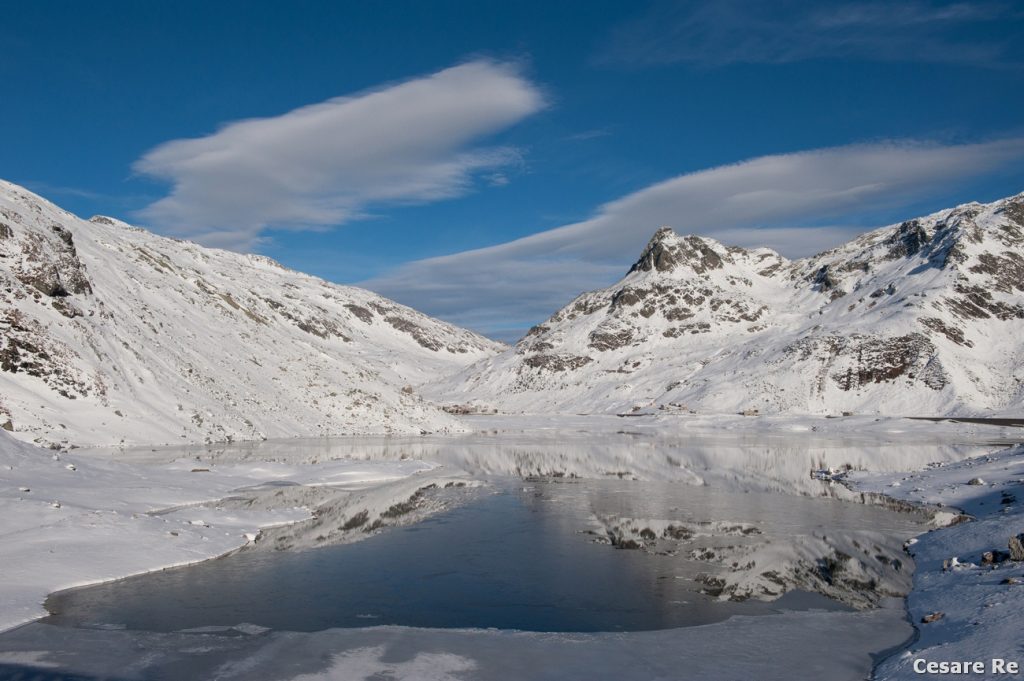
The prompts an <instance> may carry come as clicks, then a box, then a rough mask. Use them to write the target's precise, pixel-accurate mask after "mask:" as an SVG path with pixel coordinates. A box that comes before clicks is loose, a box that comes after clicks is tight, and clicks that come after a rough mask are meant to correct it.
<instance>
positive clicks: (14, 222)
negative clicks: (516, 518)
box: [0, 181, 503, 445]
mask: <svg viewBox="0 0 1024 681" xmlns="http://www.w3.org/2000/svg"><path fill="white" fill-rule="evenodd" d="M0 331H2V332H3V333H2V335H0V425H3V426H4V427H6V428H7V429H9V430H12V431H13V432H14V434H15V435H16V436H18V437H19V438H21V439H30V440H35V441H37V442H40V443H43V444H54V445H56V444H78V445H84V444H95V445H111V444H132V443H145V444H156V443H168V444H173V443H176V442H194V441H224V440H232V439H262V438H267V437H291V436H299V435H305V436H310V435H337V434H354V433H387V432H404V433H419V432H423V431H438V430H452V429H458V428H460V425H459V423H458V422H457V421H456V420H454V419H453V418H452V417H451V416H450V415H448V414H445V413H443V412H442V411H440V410H439V409H437V408H436V407H435V406H434V405H432V404H429V403H427V402H424V401H423V400H421V399H420V398H419V396H418V395H416V394H415V393H414V392H413V391H412V388H411V385H412V384H415V383H421V382H425V381H429V380H432V379H435V378H437V377H439V376H441V375H445V374H448V373H451V372H453V371H455V370H457V369H458V368H460V367H462V366H464V365H466V364H468V363H470V362H472V361H473V360H475V359H479V358H481V357H483V356H486V355H489V354H493V353H494V352H497V351H498V350H500V349H501V348H502V347H503V346H502V345H501V344H499V343H497V342H494V341H491V340H489V339H486V338H483V337H481V336H478V335H477V334H474V333H472V332H470V331H467V330H465V329H459V328H458V327H455V326H453V325H451V324H447V323H445V322H441V321H439V320H435V319H432V318H430V317H427V316H426V315H423V314H421V313H419V312H416V311H415V310H412V309H411V308H408V307H405V306H403V305H399V304H398V303H395V302H393V301H390V300H388V299H386V298H383V297H381V296H378V295H376V294H374V293H371V292H369V291H365V290H363V289H358V288H355V287H350V286H340V285H336V284H331V283H329V282H326V281H324V280H322V279H318V278H316V277H312V276H309V275H305V274H301V273H298V272H294V271H292V270H289V269H287V268H284V267H283V266H281V265H280V264H279V263H277V262H275V261H273V260H271V259H270V258H267V257H265V256H260V255H243V254H237V253H233V252H230V251H223V250H219V249H208V248H204V247H202V246H199V245H197V244H194V243H190V242H187V241H181V240H176V239H170V238H167V237H162V236H158V235H155V234H152V233H150V232H147V231H146V230H143V229H141V228H138V227H134V226H132V225H128V224H127V223H124V222H121V221H120V220H116V219H114V218H109V217H105V216H94V217H93V218H91V219H90V220H88V221H86V220H82V219H80V218H78V217H76V216H74V215H72V214H71V213H68V212H67V211H64V210H62V209H60V208H58V207H57V206H55V205H53V204H51V203H49V202H48V201H46V200H45V199H43V198H41V197H39V196H37V195H35V194H33V193H31V192H29V191H28V190H25V189H23V188H21V187H18V186H17V185H13V184H11V183H7V182H3V181H0Z"/></svg>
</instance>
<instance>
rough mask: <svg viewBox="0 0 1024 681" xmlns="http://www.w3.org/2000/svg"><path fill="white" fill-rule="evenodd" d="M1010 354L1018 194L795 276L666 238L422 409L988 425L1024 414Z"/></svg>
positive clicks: (795, 269)
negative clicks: (448, 406)
mask: <svg viewBox="0 0 1024 681" xmlns="http://www.w3.org/2000/svg"><path fill="white" fill-rule="evenodd" d="M1022 339H1024V194H1021V195H1018V196H1014V197H1011V198H1008V199H1004V200H1002V201H998V202H996V203H993V204H989V205H980V204H967V205H964V206H959V207H957V208H953V209H950V210H945V211H941V212H939V213H935V214H934V215H930V216H927V217H922V218H918V219H914V220H908V221H906V222H903V223H901V224H898V225H894V226H892V227H886V228H883V229H879V230H876V231H874V232H870V233H867V234H864V235H862V236H860V237H858V238H856V239H854V240H853V241H851V242H849V243H847V244H845V245H843V246H840V247H839V248H835V249H832V250H830V251H827V252H825V253H821V254H819V255H817V256H814V257H811V258H806V259H803V260H797V261H789V260H786V259H785V258H783V257H781V256H780V255H778V254H777V253H775V252H773V251H771V250H768V249H754V250H747V249H742V248H735V247H726V246H723V245H722V244H720V243H718V242H716V241H714V240H713V239H707V238H702V237H697V236H679V235H677V234H675V233H674V232H673V231H672V230H671V229H669V228H667V227H663V228H661V229H659V230H657V232H656V233H655V234H654V237H653V238H652V239H651V241H650V243H648V244H647V246H646V247H645V248H644V250H643V252H642V253H641V254H640V257H639V258H638V259H637V261H636V263H635V264H634V265H633V266H632V267H631V268H630V269H629V272H628V273H627V275H626V276H625V277H624V278H623V279H622V280H621V281H620V282H618V283H617V284H615V285H614V286H611V287H609V288H607V289H603V290H599V291H592V292H589V293H584V294H582V295H580V296H579V297H577V298H576V299H575V300H573V301H572V302H571V303H569V304H568V305H567V306H566V307H564V308H563V309H561V310H559V311H558V312H556V313H555V314H554V315H552V316H551V318H550V319H548V320H547V321H546V322H544V323H543V324H540V325H538V326H536V327H534V328H533V329H532V330H531V331H530V333H529V334H527V335H526V336H525V337H524V338H523V339H522V340H520V341H519V342H518V343H517V344H516V346H515V348H513V349H510V350H508V351H506V352H505V353H503V354H502V355H500V356H499V357H497V358H494V359H489V360H487V361H486V362H481V363H480V364H478V365H476V366H473V367H470V368H469V369H467V370H465V371H464V372H463V373H461V374H459V375H456V376H454V377H452V378H451V379H448V380H445V381H444V382H442V384H441V385H439V386H438V387H436V388H433V389H428V390H427V394H428V395H433V396H435V397H441V398H443V399H445V400H449V401H450V400H458V401H461V402H467V401H472V400H474V399H477V400H481V401H484V402H487V403H488V404H497V406H498V407H499V408H502V409H505V410H510V411H545V410H564V411H571V412H581V411H595V412H609V411H611V412H622V411H628V410H630V409H631V408H633V407H635V406H641V407H655V408H656V407H658V406H659V405H670V404H686V405H688V406H689V407H690V408H692V409H697V410H708V411H727V412H737V411H743V410H752V409H757V410H759V411H760V413H762V414H764V413H779V412H783V413H826V414H838V413H841V412H843V411H850V412H855V413H884V414H894V415H941V414H953V413H956V414H961V415H967V414H978V413H990V412H992V411H1009V410H1017V409H1020V408H1021V407H1022V406H1024V340H1022ZM554 358H561V359H559V360H555V359H554ZM566 358H571V361H570V360H568V359H566Z"/></svg>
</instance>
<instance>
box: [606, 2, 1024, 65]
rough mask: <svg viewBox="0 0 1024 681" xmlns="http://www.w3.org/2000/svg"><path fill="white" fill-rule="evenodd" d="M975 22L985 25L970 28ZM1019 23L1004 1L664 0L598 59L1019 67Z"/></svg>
mask: <svg viewBox="0 0 1024 681" xmlns="http://www.w3.org/2000/svg"><path fill="white" fill-rule="evenodd" d="M978 27H983V28H986V29H987V30H986V31H984V32H982V33H981V34H979V33H976V32H972V31H971V30H965V29H976V28H978ZM1022 29H1024V13H1022V12H1021V10H1020V7H1019V6H1018V7H1016V8H1015V7H1014V5H1013V4H1012V3H1004V2H936V1H931V0H902V1H896V2H890V1H879V0H852V1H851V0H833V1H831V2H809V1H807V0H779V1H778V2H765V3H758V2H748V1H745V0H717V1H716V2H695V1H691V0H663V1H661V2H657V3H656V4H655V5H653V7H652V8H651V9H649V10H648V11H647V12H646V13H645V14H643V15H641V16H640V17H638V18H637V19H635V20H633V21H631V22H629V23H627V24H624V25H622V26H620V27H618V28H617V29H616V30H615V32H614V33H613V35H612V37H611V39H610V42H609V44H608V45H607V46H606V47H605V48H604V49H602V51H601V53H600V54H599V55H598V56H597V57H596V60H597V61H598V62H603V63H619V64H631V65H635V66H644V65H657V64H671V63H690V64H694V65H698V66H704V67H719V66H726V65H729V64H737V63H755V64H784V63H790V62H798V61H804V60H807V59H820V58H824V59H862V60H870V61H893V62H926V63H959V64H972V65H976V66H984V67H1006V66H1016V67H1021V66H1022V64H1021V62H1020V52H1019V42H1020V39H1021V36H1022ZM1015 50H1016V54H1014V51H1015Z"/></svg>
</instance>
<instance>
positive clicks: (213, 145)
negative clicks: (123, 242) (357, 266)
mask: <svg viewBox="0 0 1024 681" xmlns="http://www.w3.org/2000/svg"><path fill="white" fill-rule="evenodd" d="M544 106H545V102H544V97H543V95H542V93H541V92H540V90H539V89H538V88H537V87H536V86H535V85H533V84H532V83H530V82H529V81H528V80H526V79H525V78H524V77H522V76H521V75H520V73H519V71H518V69H517V67H516V66H515V65H511V64H501V63H496V62H493V61H486V60H478V61H473V62H468V63H465V64H462V65H459V66H455V67H453V68H449V69H445V70H443V71H439V72H437V73H434V74H432V75H429V76H425V77H422V78H418V79H415V80H409V81H406V82H403V83H398V84H395V85H390V86H387V87H384V88H380V89H377V90H373V91H370V92H365V93H361V94H358V95H354V96H351V97H338V98H335V99H330V100H328V101H326V102H323V103H320V104H313V105H310V106H304V107H301V108H298V109H295V110H293V111H289V112H288V113H285V114H282V115H280V116H276V117H273V118H259V119H250V120H244V121H237V122H234V123H230V124H228V125H226V126H224V127H223V128H221V129H220V130H218V131H217V132H215V133H213V134H211V135H208V136H206V137H200V138H196V139H181V140H173V141H170V142H167V143H164V144H162V145H160V146H158V147H156V148H155V149H153V150H151V151H150V152H148V153H147V154H146V155H145V156H143V157H142V158H141V159H139V160H138V161H137V162H136V163H135V166H134V168H135V170H136V171H137V172H139V173H142V174H144V175H148V176H151V177H155V178H158V179H163V180H167V181H168V182H170V183H171V184H172V185H173V187H172V189H171V193H170V194H169V195H168V196H166V197H164V198H162V199H160V200H158V201H156V202H155V203H153V204H151V205H149V206H148V207H146V208H145V209H143V210H142V211H141V212H140V216H141V217H142V218H143V219H145V220H146V221H148V222H150V223H152V224H154V225H156V226H158V227H161V228H163V229H164V230H165V231H169V232H171V233H174V234H176V235H178V236H185V237H188V238H191V239H195V240H198V241H202V242H204V243H207V244H211V245H219V246H228V247H235V248H242V249H244V248H247V247H250V246H251V245H252V244H254V243H255V242H256V241H257V240H258V238H259V234H260V233H261V232H262V231H263V230H264V229H265V228H267V227H276V228H300V229H301V228H311V227H318V226H319V227H322V226H326V225H337V224H341V223H343V222H346V221H349V220H352V219H355V218H358V217H360V216H361V215H362V214H363V211H364V210H365V209H366V207H367V206H372V205H375V204H380V203H389V202H391V203H394V202H424V201H436V200H440V199H445V198H450V197H453V196H458V195H460V194H463V193H465V192H467V191H469V189H470V188H471V186H472V183H473V179H474V175H475V174H476V173H478V172H482V171H488V170H492V171H493V170H494V169H496V168H498V167H501V166H504V165H507V164H509V163H514V162H516V161H518V159H519V156H518V154H517V152H516V151H515V150H514V149H509V148H501V147H498V148H493V147H491V148H488V147H474V146H473V144H474V143H476V142H478V141H479V140H480V139H481V138H484V137H486V136H487V135H489V134H492V133H495V132H497V131H499V130H502V129H504V128H506V127H509V126H511V125H513V124H514V123H516V122H518V121H520V120H522V119H523V118H525V117H526V116H529V115H531V114H533V113H535V112H537V111H539V110H540V109H542V108H543V107H544Z"/></svg>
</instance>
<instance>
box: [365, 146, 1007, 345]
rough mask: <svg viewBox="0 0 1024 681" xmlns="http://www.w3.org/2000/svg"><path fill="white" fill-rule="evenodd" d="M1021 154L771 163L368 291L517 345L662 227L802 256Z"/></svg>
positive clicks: (961, 149) (695, 177)
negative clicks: (518, 339)
mask: <svg viewBox="0 0 1024 681" xmlns="http://www.w3.org/2000/svg"><path fill="white" fill-rule="evenodd" d="M1022 159H1024V138H1012V139H1003V140H998V141H994V142H986V143H978V144H960V145H939V144H927V143H920V142H907V141H904V142H889V143H878V144H860V145H851V146H844V147H833V148H827V149H817V150H813V151H805V152H800V153H792V154H778V155H772V156H763V157H760V158H754V159H751V160H748V161H744V162H741V163H736V164H733V165H726V166H721V167H717V168H711V169H709V170H703V171H699V172H694V173H688V174H685V175H680V176H678V177H674V178H671V179H668V180H665V181H663V182H659V183H657V184H654V185H652V186H649V187H646V188H644V189H641V190H639V191H637V192H634V193H632V194H629V195H627V196H624V197H622V198H620V199H617V200H615V201H611V202H609V203H606V204H604V205H603V206H601V207H599V208H598V209H597V210H596V212H595V213H594V214H593V215H592V216H591V217H590V218H588V219H586V220H582V221H580V222H576V223H572V224H568V225H564V226H562V227H558V228H555V229H552V230H549V231H545V232H540V233H538V234H534V235H531V236H528V237H524V238H521V239H517V240H515V241H510V242H507V243H503V244H498V245H495V246H491V247H488V248H481V249H476V250H471V251H465V252H462V253H455V254H453V255H447V256H443V257H436V258H429V259H425V260H418V261H414V262H410V263H406V264H404V265H402V266H400V267H398V268H396V269H394V270H392V271H390V272H387V273H385V274H383V275H381V276H378V277H376V278H374V279H371V280H369V281H366V282H363V283H362V285H363V286H366V287H367V288H370V289H372V290H375V291H378V292H380V293H382V294H384V295H387V296H390V297H392V298H395V299H397V300H399V301H401V302H403V303H406V304H408V305H411V306H413V307H416V308H418V309H421V310H423V311H425V312H427V313H429V314H432V315H435V316H439V317H443V318H445V319H448V320H450V321H452V322H455V323H457V324H461V325H463V326H468V327H470V328H474V329H476V330H478V331H482V332H484V333H488V334H490V335H492V336H494V337H497V338H501V339H503V340H511V339H514V338H515V337H516V335H517V334H518V333H520V332H521V331H523V330H524V329H525V328H527V327H529V326H530V325H532V324H534V323H537V322H538V321H541V320H543V319H544V318H546V317H547V316H548V315H550V314H551V313H552V312H554V311H555V310H556V309H557V308H559V307H560V306H562V305H564V304H565V303H566V302H568V300H569V299H571V298H572V297H573V296H574V295H576V294H577V293H578V292H580V291H584V290H590V289H594V288H599V287H603V286H608V285H610V284H611V283H613V282H614V281H616V280H617V279H618V278H619V277H620V276H622V274H623V273H624V272H625V268H626V267H627V266H628V264H629V262H630V260H631V259H632V258H633V257H635V256H636V255H638V254H639V252H640V249H641V248H642V247H643V245H644V244H645V243H646V241H647V240H648V239H649V238H650V236H651V234H652V233H653V232H654V231H655V229H656V228H657V227H659V226H660V225H670V226H672V227H674V228H675V229H676V231H679V232H683V233H695V234H700V235H704V236H711V237H714V238H716V239H718V240H720V241H722V242H724V243H726V244H729V245H738V246H747V247H757V246H769V247H771V248H774V249H776V250H778V251H779V252H781V253H783V254H784V255H787V256H790V257H797V256H805V255H810V254H813V253H816V252H819V251H821V250H825V249H827V248H830V247H832V246H835V245H838V244H839V243H842V242H843V241H845V240H847V239H849V238H851V237H852V236H854V235H855V234H856V233H858V232H860V231H863V227H852V226H843V225H850V224H851V223H853V224H860V223H861V221H862V220H863V219H864V218H865V216H872V215H874V214H877V213H879V212H885V211H892V210H899V209H900V208H901V207H904V206H911V205H913V204H914V203H915V202H919V201H921V200H924V199H934V198H936V197H940V196H941V195H942V194H943V193H944V192H946V191H948V190H949V188H950V186H951V185H953V184H955V183H958V182H964V181H966V180H968V179H971V178H977V177H983V176H986V175H987V174H991V173H994V172H998V171H999V170H1000V169H1003V168H1006V167H1009V166H1011V165H1012V164H1019V163H1020V162H1021V160H1022ZM906 217H914V216H913V215H907V216H906Z"/></svg>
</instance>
